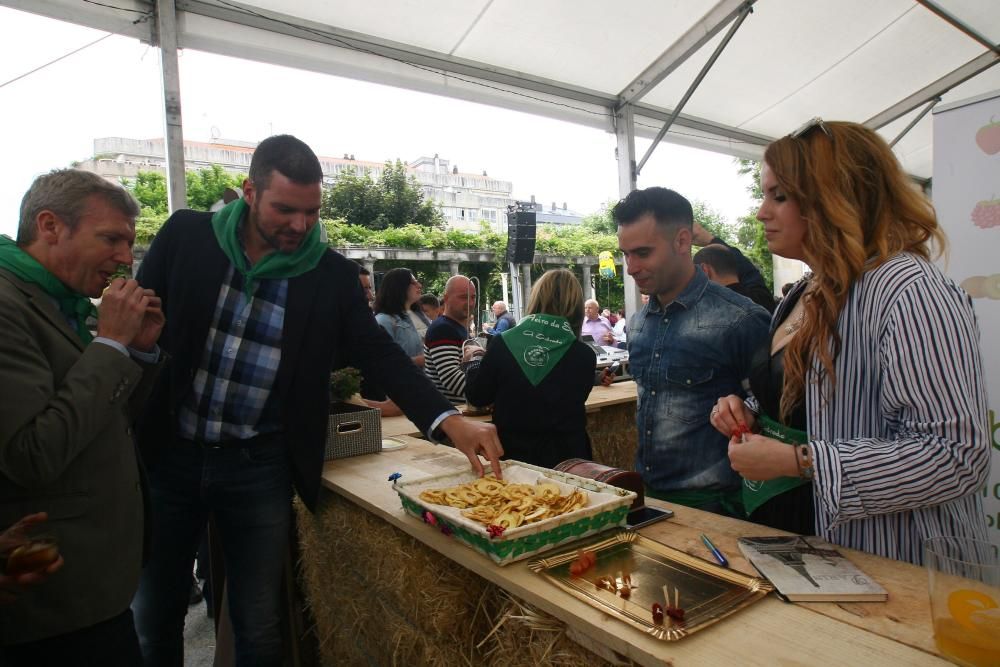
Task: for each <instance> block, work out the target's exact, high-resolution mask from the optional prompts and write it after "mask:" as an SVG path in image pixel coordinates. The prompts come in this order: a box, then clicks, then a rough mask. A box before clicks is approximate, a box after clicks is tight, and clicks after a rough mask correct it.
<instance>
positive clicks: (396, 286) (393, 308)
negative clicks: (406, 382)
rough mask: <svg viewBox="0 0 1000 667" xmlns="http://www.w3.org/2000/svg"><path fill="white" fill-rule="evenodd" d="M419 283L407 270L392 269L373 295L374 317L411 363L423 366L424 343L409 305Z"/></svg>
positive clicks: (415, 294)
mask: <svg viewBox="0 0 1000 667" xmlns="http://www.w3.org/2000/svg"><path fill="white" fill-rule="evenodd" d="M420 287H421V286H420V282H419V281H418V280H417V279H416V277H414V275H413V272H412V271H410V270H409V269H391V270H390V271H388V272H386V274H385V275H384V276H382V284H381V285H379V288H378V294H376V295H375V320H376V321H377V322H378V323H379V324H380V325H381V326H382V328H383V329H385V330H386V331H387V332H388V334H389V336H391V337H392V340H393V341H394V342H395V343H396V344H397V345H399V346H400V347H401V348H403V352H406V354H407V355H408V356H409V357H410V360H411V361H413V363H414V364H416V365H417V366H420V367H421V368H423V366H424V343H423V341H422V340H421V338H420V334H418V333H417V330H416V328H415V327H414V326H413V322H411V321H410V316H409V313H410V306H412V305H413V304H415V303H417V301H418V300H419V299H420Z"/></svg>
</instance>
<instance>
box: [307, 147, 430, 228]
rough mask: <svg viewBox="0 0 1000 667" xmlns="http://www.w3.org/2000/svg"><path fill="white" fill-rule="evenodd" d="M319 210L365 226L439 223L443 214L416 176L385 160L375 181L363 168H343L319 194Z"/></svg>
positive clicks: (329, 217) (399, 163)
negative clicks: (320, 206) (320, 194)
mask: <svg viewBox="0 0 1000 667" xmlns="http://www.w3.org/2000/svg"><path fill="white" fill-rule="evenodd" d="M320 214H321V215H322V217H324V218H328V219H336V218H340V219H343V220H346V221H347V222H348V223H350V224H352V225H359V226H361V227H366V228H368V229H376V230H378V229H390V228H394V227H405V226H407V225H418V226H420V227H442V226H444V216H443V215H441V211H440V210H439V209H438V207H437V205H436V204H435V203H434V202H432V201H428V200H426V199H425V198H424V193H423V191H421V189H420V185H419V184H418V183H417V180H416V178H414V177H413V175H412V174H409V173H408V172H407V170H406V165H405V164H403V162H402V161H400V160H396V161H395V162H386V163H385V168H384V169H383V170H382V174H381V175H380V176H379V179H378V181H374V180H373V179H372V177H371V174H369V173H368V172H367V171H364V172H362V173H360V174H359V173H358V172H357V171H354V170H347V171H344V172H343V173H342V174H341V175H340V176H339V177H338V178H337V182H336V183H334V184H333V186H332V187H330V188H327V190H326V191H325V192H324V194H323V206H322V209H321V210H320Z"/></svg>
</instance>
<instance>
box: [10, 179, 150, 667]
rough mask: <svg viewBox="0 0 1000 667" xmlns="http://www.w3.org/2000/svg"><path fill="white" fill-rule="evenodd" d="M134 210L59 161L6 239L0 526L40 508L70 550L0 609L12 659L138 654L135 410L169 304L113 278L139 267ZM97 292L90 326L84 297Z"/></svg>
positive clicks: (98, 659)
mask: <svg viewBox="0 0 1000 667" xmlns="http://www.w3.org/2000/svg"><path fill="white" fill-rule="evenodd" d="M138 213H139V207H138V205H137V204H136V202H135V200H134V199H133V198H132V197H131V195H129V194H128V193H127V192H125V190H123V189H122V188H121V187H120V186H118V185H115V184H113V183H109V182H108V181H106V180H104V179H103V178H101V177H99V176H97V175H95V174H91V173H88V172H83V171H77V170H73V169H64V170H61V171H54V172H52V173H50V174H46V175H44V176H40V177H39V178H38V179H36V180H35V182H34V183H33V184H32V186H31V188H30V189H29V190H28V192H27V194H25V196H24V200H23V201H22V204H21V219H20V223H19V227H18V233H17V241H16V243H15V242H14V241H12V240H11V239H9V238H7V237H0V322H3V327H0V378H2V382H0V526H3V527H6V526H9V525H11V524H14V523H15V522H16V521H18V520H19V519H21V517H24V516H25V515H29V514H32V513H41V512H45V513H47V514H48V520H47V521H46V522H45V523H44V524H42V525H41V526H38V528H39V529H41V530H43V531H44V532H45V533H49V534H51V535H52V536H54V537H55V538H56V540H57V541H58V546H59V550H60V551H61V553H62V557H63V559H64V561H65V563H64V565H63V567H62V568H61V569H60V570H59V571H57V572H54V573H53V574H52V575H51V576H50V577H49V579H48V581H45V582H43V583H40V584H38V585H36V586H34V587H33V588H31V589H27V590H24V591H22V592H21V593H20V595H18V596H17V598H16V599H15V600H14V601H13V602H12V603H10V604H8V605H3V606H0V664H3V665H21V664H30V665H37V664H66V665H71V664H75V665H83V664H88V665H98V664H101V665H137V664H140V660H141V658H140V654H139V645H138V641H137V639H136V634H135V627H134V624H133V621H132V613H131V611H130V610H129V603H130V602H131V599H132V595H133V593H134V592H135V590H136V587H137V585H138V581H139V571H140V568H141V565H142V545H143V524H144V520H143V492H142V488H141V479H140V471H139V467H138V462H137V456H136V449H135V442H134V438H133V433H132V422H133V420H132V417H133V412H134V411H135V410H136V408H137V407H138V405H140V404H141V401H142V398H143V397H144V396H145V395H146V394H147V393H148V388H149V385H150V384H151V381H152V379H153V378H154V376H155V374H156V370H157V363H156V362H157V359H158V357H159V351H158V350H157V349H156V348H155V343H156V339H157V337H158V336H159V333H160V329H161V328H162V326H163V313H162V312H161V311H160V307H159V300H158V299H157V298H156V297H155V296H154V295H153V294H152V293H151V292H150V291H148V290H143V289H142V288H141V287H139V284H138V283H137V282H136V281H135V280H125V279H123V278H116V279H114V280H112V281H110V285H108V283H109V279H110V278H111V276H112V274H113V273H115V271H116V270H117V269H118V267H119V265H121V264H131V263H132V250H131V248H132V242H133V240H134V239H135V217H136V215H137V214H138ZM106 285H108V286H107V289H105V286H106ZM102 290H103V291H104V295H103V299H102V301H101V305H100V306H99V307H98V308H97V316H98V318H97V337H96V338H93V336H92V334H91V332H90V330H89V329H88V328H87V324H86V319H87V316H88V315H90V314H92V311H93V305H92V304H91V302H90V299H89V298H88V297H99V296H101V293H102ZM38 518H40V517H36V520H37V519H38ZM25 530H27V531H29V532H30V528H25Z"/></svg>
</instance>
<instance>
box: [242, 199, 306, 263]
mask: <svg viewBox="0 0 1000 667" xmlns="http://www.w3.org/2000/svg"><path fill="white" fill-rule="evenodd" d="M247 222H248V223H250V224H251V225H253V227H254V229H256V230H257V235H258V236H259V237H260V238H261V239H263V241H264V243H266V244H267V245H268V247H269V248H271V249H272V250H276V251H278V252H283V253H286V254H290V253H293V252H295V251H296V250H298V246H296V247H294V248H292V249H290V250H285V249H283V248H282V247H281V239H280V238H279V237H278V236H277V235H276V234H268V233H267V232H266V231H264V227H263V226H261V224H260V205H259V204H258V203H257V202H254V204H253V206H252V207H250V213H249V214H248V216H247Z"/></svg>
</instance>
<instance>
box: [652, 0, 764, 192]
mask: <svg viewBox="0 0 1000 667" xmlns="http://www.w3.org/2000/svg"><path fill="white" fill-rule="evenodd" d="M751 12H753V5H750V4H748V5H745V6H744V7H743V8H742V9H741V10H740V13H739V16H737V17H736V20H735V21H733V24H732V25H731V26H729V31H728V32H727V33H726V36H725V37H723V38H722V41H721V42H719V45H718V46H717V47H715V51H713V52H712V55H711V56H710V57H709V59H708V62H706V63H705V65H704V66H703V67H702V68H701V71H700V72H698V76H696V77H695V78H694V81H692V82H691V85H690V86H689V87H688V89H687V92H686V93H684V97H682V98H681V101H680V102H678V103H677V106H676V107H674V111H673V113H672V114H670V118H668V119H667V122H666V123H664V125H663V127H661V128H660V131H659V132H657V133H656V138H655V139H653V143H652V144H650V146H649V149H648V150H647V151H646V154H645V155H643V156H642V159H641V160H639V164H637V165H636V167H635V171H636V173H637V174H640V173H642V168H643V167H644V166H645V164H646V162H647V161H648V160H649V156H650V155H652V154H653V151H654V150H656V147H657V146H658V145H659V144H660V140H662V139H663V137H664V136H666V134H667V130H669V129H670V126H671V125H673V124H674V121H675V120H676V119H677V116H679V115H680V113H681V111H682V110H683V109H684V105H686V104H687V103H688V100H690V99H691V96H692V95H694V91H696V90H698V86H700V85H701V82H702V81H703V80H704V79H705V77H706V76H707V75H708V72H709V70H710V69H712V65H714V64H715V61H716V60H718V59H719V56H721V55H722V52H723V51H725V49H726V47H727V46H729V41H730V40H731V39H732V38H733V36H734V35H735V34H736V31H737V30H739V29H740V26H741V25H743V21H745V20H746V18H747V16H749V15H750V13H751Z"/></svg>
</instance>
